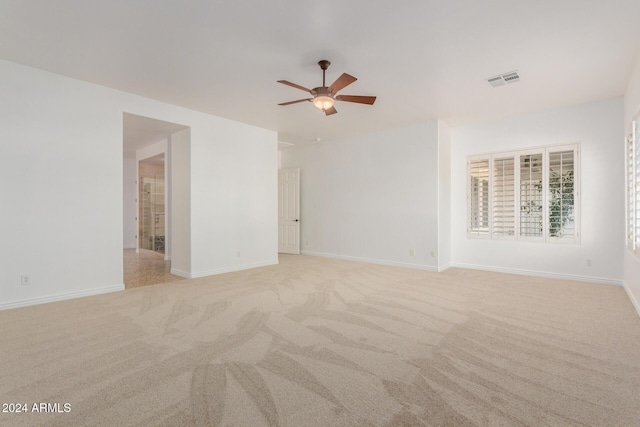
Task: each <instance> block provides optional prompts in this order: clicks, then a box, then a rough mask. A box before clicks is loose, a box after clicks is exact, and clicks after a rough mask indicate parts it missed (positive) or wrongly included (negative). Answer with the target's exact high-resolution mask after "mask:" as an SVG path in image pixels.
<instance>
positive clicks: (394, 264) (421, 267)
mask: <svg viewBox="0 0 640 427" xmlns="http://www.w3.org/2000/svg"><path fill="white" fill-rule="evenodd" d="M301 253H302V254H303V255H312V256H319V257H324V258H334V259H343V260H346V261H357V262H366V263H367V264H378V265H389V266H391V267H404V268H412V269H414V270H426V271H440V270H439V269H438V267H432V266H429V265H422V264H412V263H408V262H399V261H387V260H383V259H374V258H363V257H356V256H349V255H337V254H327V253H323V252H311V251H302V252H301Z"/></svg>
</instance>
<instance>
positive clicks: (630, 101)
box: [621, 56, 640, 314]
mask: <svg viewBox="0 0 640 427" xmlns="http://www.w3.org/2000/svg"><path fill="white" fill-rule="evenodd" d="M637 114H640V56H638V60H637V61H636V66H635V68H634V70H633V72H632V73H631V78H630V79H629V85H628V86H627V90H626V92H625V95H624V132H625V135H627V134H628V133H629V131H630V128H631V122H632V120H633V118H634V117H635V116H636V115H637ZM621 164H622V162H621ZM623 282H624V287H625V289H626V290H627V293H628V294H629V297H630V298H631V301H632V302H633V304H634V305H635V307H636V310H637V311H638V314H640V258H638V257H637V256H634V255H633V254H632V253H631V252H630V251H628V250H627V249H626V248H625V249H624V273H623Z"/></svg>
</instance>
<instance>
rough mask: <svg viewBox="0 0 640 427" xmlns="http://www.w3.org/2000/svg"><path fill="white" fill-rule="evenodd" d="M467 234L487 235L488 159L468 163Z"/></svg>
mask: <svg viewBox="0 0 640 427" xmlns="http://www.w3.org/2000/svg"><path fill="white" fill-rule="evenodd" d="M469 176H470V181H469V186H470V188H471V194H470V198H469V233H471V234H475V235H476V236H485V235H488V234H489V159H475V160H472V161H471V162H470V163H469Z"/></svg>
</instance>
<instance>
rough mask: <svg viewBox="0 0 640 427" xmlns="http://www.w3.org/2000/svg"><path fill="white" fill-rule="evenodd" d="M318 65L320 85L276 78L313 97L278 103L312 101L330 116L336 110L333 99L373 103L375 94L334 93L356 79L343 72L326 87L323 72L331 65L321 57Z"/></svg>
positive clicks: (289, 103)
mask: <svg viewBox="0 0 640 427" xmlns="http://www.w3.org/2000/svg"><path fill="white" fill-rule="evenodd" d="M318 65H319V66H320V68H321V69H322V86H320V87H314V88H313V89H307V88H306V87H304V86H300V85H297V84H295V83H291V82H289V81H287V80H278V83H282V84H283V85H287V86H291V87H295V88H297V89H300V90H304V91H305V92H309V93H310V94H311V95H313V98H304V99H298V100H295V101H289V102H283V103H281V104H278V105H291V104H297V103H298V102H304V101H309V102H313V105H314V106H315V107H316V108H317V109H318V110H322V111H324V113H325V114H326V115H327V116H330V115H331V114H335V113H337V112H338V111H336V109H335V107H334V106H333V104H334V103H335V101H344V102H355V103H357V104H368V105H373V103H374V102H375V101H376V97H375V96H360V95H336V94H337V93H338V91H339V90H341V89H343V88H345V87H347V86H349V85H350V84H351V83H353V82H355V81H356V80H358V79H356V78H355V77H353V76H351V75H349V74H347V73H343V74H342V75H341V76H340V77H338V79H337V80H336V81H335V82H333V83H332V84H331V86H329V87H327V86H326V84H325V72H326V71H327V68H329V65H331V62H329V61H327V60H326V59H323V60H322V61H319V62H318Z"/></svg>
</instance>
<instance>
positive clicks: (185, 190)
mask: <svg viewBox="0 0 640 427" xmlns="http://www.w3.org/2000/svg"><path fill="white" fill-rule="evenodd" d="M190 141H191V129H188V128H187V129H184V130H181V131H179V132H176V133H174V134H173V135H171V138H170V142H169V147H168V150H169V152H170V157H171V163H170V168H169V176H170V179H171V191H170V202H169V206H171V215H170V217H169V227H170V233H171V274H175V275H177V276H182V277H187V278H188V277H189V276H190V275H191V271H192V268H191V174H190V173H189V171H190V170H191V143H190Z"/></svg>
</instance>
